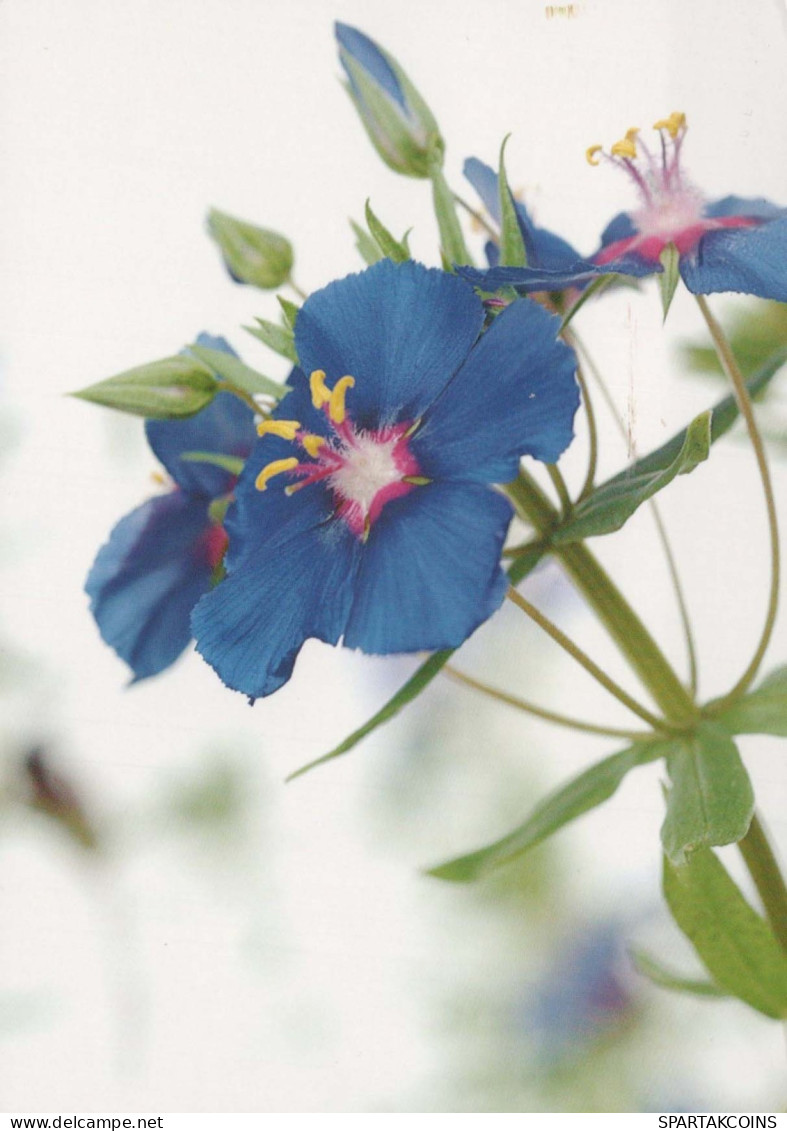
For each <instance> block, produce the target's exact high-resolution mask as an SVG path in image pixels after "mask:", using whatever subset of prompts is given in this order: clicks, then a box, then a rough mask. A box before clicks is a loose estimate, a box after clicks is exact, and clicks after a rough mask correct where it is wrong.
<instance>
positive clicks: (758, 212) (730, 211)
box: [703, 196, 787, 220]
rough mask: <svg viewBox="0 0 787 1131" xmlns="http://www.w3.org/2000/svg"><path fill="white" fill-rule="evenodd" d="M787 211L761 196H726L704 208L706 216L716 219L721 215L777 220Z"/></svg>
mask: <svg viewBox="0 0 787 1131" xmlns="http://www.w3.org/2000/svg"><path fill="white" fill-rule="evenodd" d="M786 212H787V210H785V209H784V208H781V207H780V206H779V205H778V204H772V203H771V201H770V200H765V199H764V198H763V197H761V196H756V197H745V196H725V197H722V199H721V200H714V201H713V203H712V204H708V205H706V207H705V209H704V210H703V214H704V215H705V216H711V217H713V218H714V219H716V218H718V217H721V216H747V217H749V218H751V219H752V220H777V219H778V218H779V217H780V216H784V215H785V213H786Z"/></svg>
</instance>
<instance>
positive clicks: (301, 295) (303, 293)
mask: <svg viewBox="0 0 787 1131" xmlns="http://www.w3.org/2000/svg"><path fill="white" fill-rule="evenodd" d="M287 282H288V283H289V285H290V288H291V289H292V290H293V291H295V293H296V295H297V296H298V298H300V299H303V301H304V302H305V301H306V299H307V298H308V297H309V296H308V294H307V293H306V291H304V290H302V289H301V287H299V286H298V284H297V283H296V282H295V280H294V279H293V278H292V276H290V278H289V279H288V280H287Z"/></svg>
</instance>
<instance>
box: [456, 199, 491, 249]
mask: <svg viewBox="0 0 787 1131" xmlns="http://www.w3.org/2000/svg"><path fill="white" fill-rule="evenodd" d="M454 200H455V201H456V203H457V204H458V205H459V207H460V208H464V210H465V212H467V213H468V214H469V215H470V216H472V217H473V219H474V220H475V222H476V223H477V224H480V225H481V227H482V228H483V229H484V230H485V231H486V232H487V234H488V235H489V236H490V238H491V239H493V240H494V241H495V243H498V242H499V240H500V236H499V235H498V233H497V232H496V231H495V229H494V228H493V227H492V225H491V224H490V223H489V221H488V220H487V219H486V218H485V216H484V215H483V213H481V212H479V211H478V210H477V209H475V208H473V207H472V205H470V204H468V203H467V201H466V200H463V199H462V197H461V196H460V195H459V193H457V192H455V193H454Z"/></svg>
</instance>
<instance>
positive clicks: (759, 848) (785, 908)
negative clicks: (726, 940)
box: [738, 813, 787, 951]
mask: <svg viewBox="0 0 787 1131" xmlns="http://www.w3.org/2000/svg"><path fill="white" fill-rule="evenodd" d="M738 848H739V849H740V852H741V856H742V857H743V859H744V862H745V864H746V867H747V868H748V870H749V874H750V876H751V878H752V879H753V880H754V886H755V887H756V888H757V891H758V893H759V896H760V899H761V900H762V905H763V907H764V908H765V913H766V915H767V916H768V921H769V922H770V924H771V927H772V928H773V933H774V935H775V936H776V938H777V939H778V940H779V942H780V943H781V945H782V947H783V948H784V950H786V951H787V885H785V883H784V878H783V877H782V874H781V872H780V870H779V865H778V864H777V862H776V857H775V856H774V853H773V849H772V848H771V846H770V843H769V842H768V837H767V836H766V834H765V829H764V828H763V827H762V825H761V823H760V820H759V818H758V816H757V814H756V813H755V814H754V816H753V817H752V819H751V825H750V826H749V831H748V832H747V833H746V836H745V837H744V838H743V840H741V841H739V842H738Z"/></svg>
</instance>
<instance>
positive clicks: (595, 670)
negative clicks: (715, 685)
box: [506, 586, 672, 732]
mask: <svg viewBox="0 0 787 1131" xmlns="http://www.w3.org/2000/svg"><path fill="white" fill-rule="evenodd" d="M506 597H508V599H509V601H512V602H513V604H515V605H516V606H517V607H518V608H520V609H521V610H522V612H523V613H526V614H527V616H529V617H530V619H531V620H532V621H535V623H536V624H537V625H538V626H539V628H541V629H543V630H544V632H546V634H547V635H548V636H550V637H551V638H552V639H553V640H554V641H555V643H556V644H559V645H560V647H561V648H562V649H563V650H564V651H565V652H568V654H569V656H571V658H572V659H574V660H576V662H577V663H578V664H580V665H581V666H582V667H583V668H584V669H585V671H586V672H588V673H589V674H590V675H592V676H593V678H594V679H595V680H596V681H597V682H598V683H600V684H601V686H602V687H604V688H605V689H606V690H607V691H608V692H609V693H610V695H614V697H615V698H616V699H617V700H618V701H619V702H620V703H622V704H623V705H624V706H625V707H628V709H629V710H630V711H631V712H632V713H633V714H635V715H637V716H639V718H640V719H642V720H643V722H646V723H647V724H648V726H650V727H653V729H654V730H658V731H668V732H669V731H671V730H672V728H671V727H670V726H669V724H667V723H665V721H664V720H663V719H658V718H657V717H656V716H655V715H652V714H651V713H650V711H649V710H648V709H647V708H646V707H643V706H642V704H641V703H638V702H637V700H636V699H634V698H632V696H631V695H629V693H628V692H627V691H625V690H624V689H623V688H622V687H621V686H620V684H618V683H615V681H614V679H612V678H611V677H610V676H608V675H607V673H606V672H605V671H604V670H603V669H602V668H600V667H599V666H598V664H597V663H595V661H593V660H591V658H590V656H588V654H587V653H586V652H583V651H582V649H581V648H580V647H579V645H577V644H575V643H574V641H573V640H571V639H570V638H569V637H568V636H566V634H565V632H563V631H562V630H561V629H559V628H558V626H557V625H556V624H554V623H553V622H552V621H551V620H550V619H549V617H545V616H544V614H543V613H542V612H540V611H539V610H538V609H537V608H536V606H535V605H533V604H531V603H530V601H528V600H527V598H526V597H523V596H522V594H521V593H517V591H516V589H514V588H512V587H510V586H509V588H508V591H507V592H506Z"/></svg>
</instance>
